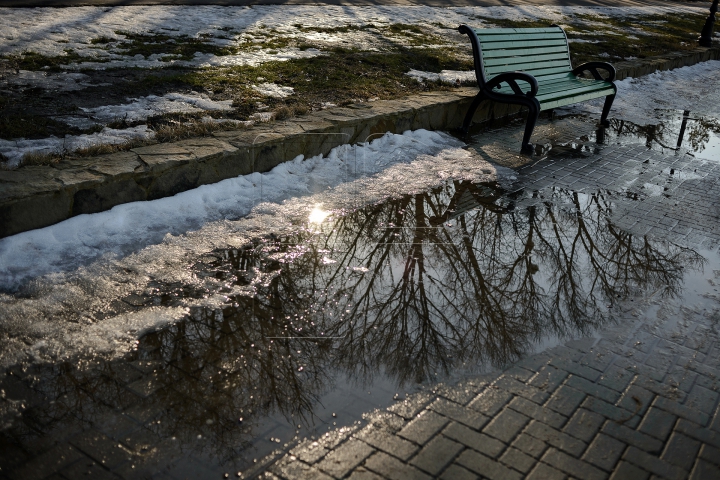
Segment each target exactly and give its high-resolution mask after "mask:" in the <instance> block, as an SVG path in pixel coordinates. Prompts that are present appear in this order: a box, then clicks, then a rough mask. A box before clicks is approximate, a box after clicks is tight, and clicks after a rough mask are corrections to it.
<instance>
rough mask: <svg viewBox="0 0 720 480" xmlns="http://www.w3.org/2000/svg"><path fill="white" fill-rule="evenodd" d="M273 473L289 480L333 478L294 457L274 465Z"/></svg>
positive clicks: (325, 479) (328, 479)
mask: <svg viewBox="0 0 720 480" xmlns="http://www.w3.org/2000/svg"><path fill="white" fill-rule="evenodd" d="M272 471H273V472H275V473H276V474H278V475H280V476H281V477H283V478H285V479H287V480H301V479H304V478H316V479H318V480H330V479H332V478H333V477H331V476H330V475H326V474H325V473H323V472H321V471H320V470H318V469H317V468H315V467H314V466H312V465H308V464H306V463H304V462H301V461H300V460H295V459H293V458H292V457H287V458H283V459H282V460H280V461H279V462H278V463H276V464H275V465H273V467H272Z"/></svg>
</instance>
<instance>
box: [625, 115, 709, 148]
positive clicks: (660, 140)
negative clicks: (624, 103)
mask: <svg viewBox="0 0 720 480" xmlns="http://www.w3.org/2000/svg"><path fill="white" fill-rule="evenodd" d="M675 127H676V125H674V124H673V123H672V122H671V123H666V122H661V123H658V124H651V125H638V124H635V123H633V122H629V121H627V120H619V119H614V120H611V128H612V130H613V131H614V132H615V134H616V135H617V136H618V137H622V136H634V137H639V138H644V139H645V145H646V146H647V147H648V148H652V146H653V143H656V144H657V145H660V146H661V147H663V148H666V149H671V150H675V149H677V148H680V146H682V145H689V147H690V149H691V150H692V151H694V152H702V151H703V150H705V148H706V145H707V143H708V142H709V141H710V133H711V132H714V133H715V134H720V122H718V121H717V120H715V119H713V118H706V117H697V118H696V117H690V112H688V111H685V112H684V114H683V118H682V123H681V125H680V126H679V129H676V128H675Z"/></svg>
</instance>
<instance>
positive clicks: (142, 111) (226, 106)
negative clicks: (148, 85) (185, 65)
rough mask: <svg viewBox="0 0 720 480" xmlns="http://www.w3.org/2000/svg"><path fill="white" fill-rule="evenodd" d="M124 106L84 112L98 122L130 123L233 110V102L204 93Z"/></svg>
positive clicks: (143, 100)
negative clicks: (162, 117)
mask: <svg viewBox="0 0 720 480" xmlns="http://www.w3.org/2000/svg"><path fill="white" fill-rule="evenodd" d="M128 100H131V102H130V103H127V104H124V105H105V106H102V107H96V108H83V109H82V110H83V111H84V112H85V113H87V114H88V115H90V116H91V117H92V118H93V119H94V120H97V121H98V122H103V123H107V122H111V121H113V120H118V119H125V120H126V121H128V122H137V121H142V120H146V119H147V118H148V117H152V116H155V115H162V114H164V113H198V112H202V111H220V110H222V111H229V110H232V100H221V101H214V100H210V98H209V97H208V96H207V95H205V94H204V93H202V94H198V93H190V94H181V93H166V94H165V95H163V96H162V97H158V96H155V95H149V96H147V97H143V98H130V99H128Z"/></svg>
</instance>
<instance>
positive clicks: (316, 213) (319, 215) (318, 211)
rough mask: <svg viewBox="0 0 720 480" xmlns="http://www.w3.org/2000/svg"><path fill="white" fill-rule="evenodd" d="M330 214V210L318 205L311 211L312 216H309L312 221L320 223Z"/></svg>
mask: <svg viewBox="0 0 720 480" xmlns="http://www.w3.org/2000/svg"><path fill="white" fill-rule="evenodd" d="M328 215H330V212H328V211H325V210H323V209H322V208H320V206H319V205H316V206H315V208H313V209H312V211H311V212H310V217H308V221H309V222H310V223H317V224H320V223H322V222H323V221H325V219H326V218H327V217H328Z"/></svg>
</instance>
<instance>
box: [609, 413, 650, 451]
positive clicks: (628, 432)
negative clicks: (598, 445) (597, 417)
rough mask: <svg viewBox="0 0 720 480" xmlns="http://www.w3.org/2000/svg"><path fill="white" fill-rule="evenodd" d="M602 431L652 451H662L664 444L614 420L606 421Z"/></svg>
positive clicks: (644, 449)
mask: <svg viewBox="0 0 720 480" xmlns="http://www.w3.org/2000/svg"><path fill="white" fill-rule="evenodd" d="M601 431H602V432H603V433H605V434H607V435H610V436H611V437H614V438H616V439H618V440H620V441H621V442H624V443H627V444H630V445H634V446H636V447H637V448H639V449H641V450H643V451H646V452H650V453H660V450H661V449H662V446H663V443H662V442H661V441H660V440H658V439H656V438H653V437H651V436H649V435H645V434H644V433H640V432H638V431H636V430H633V429H631V428H628V427H626V426H625V425H620V424H618V423H616V422H613V421H607V422H605V425H603V427H602V429H601Z"/></svg>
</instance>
